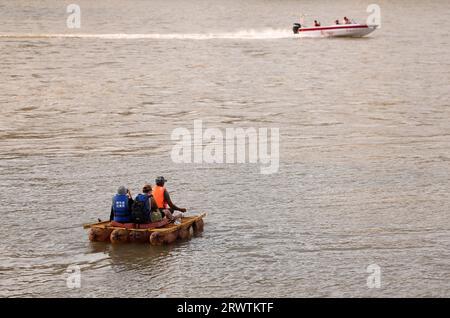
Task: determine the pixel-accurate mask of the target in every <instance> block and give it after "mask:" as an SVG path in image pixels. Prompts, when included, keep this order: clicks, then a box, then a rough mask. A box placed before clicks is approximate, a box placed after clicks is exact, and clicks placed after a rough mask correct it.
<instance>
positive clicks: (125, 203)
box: [109, 186, 134, 223]
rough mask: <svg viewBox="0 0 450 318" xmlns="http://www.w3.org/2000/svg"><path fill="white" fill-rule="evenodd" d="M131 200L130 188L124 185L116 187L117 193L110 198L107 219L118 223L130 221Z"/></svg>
mask: <svg viewBox="0 0 450 318" xmlns="http://www.w3.org/2000/svg"><path fill="white" fill-rule="evenodd" d="M133 202H134V201H133V198H132V196H131V192H130V190H128V189H127V188H126V187H125V186H120V187H119V189H117V194H116V195H114V197H113V199H112V205H111V214H110V216H109V220H110V221H113V220H114V221H116V222H119V223H128V222H131V206H132V205H133Z"/></svg>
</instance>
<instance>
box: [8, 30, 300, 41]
mask: <svg viewBox="0 0 450 318" xmlns="http://www.w3.org/2000/svg"><path fill="white" fill-rule="evenodd" d="M293 37H294V34H293V33H292V31H291V30H287V29H264V30H253V29H250V30H240V31H236V32H227V33H143V34H127V33H114V34H89V33H78V34H77V33H68V34H65V33H60V34H58V33H45V34H0V38H19V39H24V38H25V39H30V38H31V39H35V38H36V39H39V38H82V39H83V38H87V39H109V40H122V39H123V40H135V39H154V40H214V39H231V40H266V39H267V40H271V39H286V38H293Z"/></svg>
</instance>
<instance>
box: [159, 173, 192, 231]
mask: <svg viewBox="0 0 450 318" xmlns="http://www.w3.org/2000/svg"><path fill="white" fill-rule="evenodd" d="M166 182H167V180H166V179H164V177H162V176H161V177H157V178H156V179H155V183H156V186H155V187H154V188H153V191H152V192H153V193H152V194H153V198H154V200H155V203H156V206H157V208H158V209H160V211H162V213H163V214H164V215H165V216H166V217H167V218H168V219H170V220H172V221H175V224H177V223H179V221H178V219H180V218H182V217H183V212H186V209H185V208H179V207H177V206H176V205H175V204H174V203H173V202H172V200H171V199H170V195H169V192H168V191H167V189H166V187H165V186H164V184H165V183H166ZM167 207H169V208H170V209H168V208H167Z"/></svg>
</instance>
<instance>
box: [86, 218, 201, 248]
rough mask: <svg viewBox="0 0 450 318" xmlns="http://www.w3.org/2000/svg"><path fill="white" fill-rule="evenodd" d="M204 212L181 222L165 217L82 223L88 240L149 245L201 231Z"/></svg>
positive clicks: (161, 243) (174, 239) (164, 242)
mask: <svg viewBox="0 0 450 318" xmlns="http://www.w3.org/2000/svg"><path fill="white" fill-rule="evenodd" d="M205 216H206V213H202V214H200V215H195V216H187V217H184V218H182V219H181V224H178V225H176V224H173V223H169V222H168V220H167V219H166V218H164V219H163V220H162V221H159V222H156V223H149V224H133V223H126V224H122V223H117V222H114V221H104V222H97V223H91V224H84V225H83V228H84V229H89V240H90V241H92V242H111V243H113V244H116V243H128V242H129V243H150V244H151V245H163V244H171V243H174V242H175V241H177V240H189V239H190V238H192V236H194V235H198V234H200V233H201V232H203V227H204V222H203V218H204V217H205Z"/></svg>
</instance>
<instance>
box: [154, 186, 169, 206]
mask: <svg viewBox="0 0 450 318" xmlns="http://www.w3.org/2000/svg"><path fill="white" fill-rule="evenodd" d="M165 191H166V188H165V187H161V186H155V187H154V188H153V191H152V194H153V198H154V199H155V202H156V205H157V206H158V209H166V208H167V202H166V201H165V200H164V192H165Z"/></svg>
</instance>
